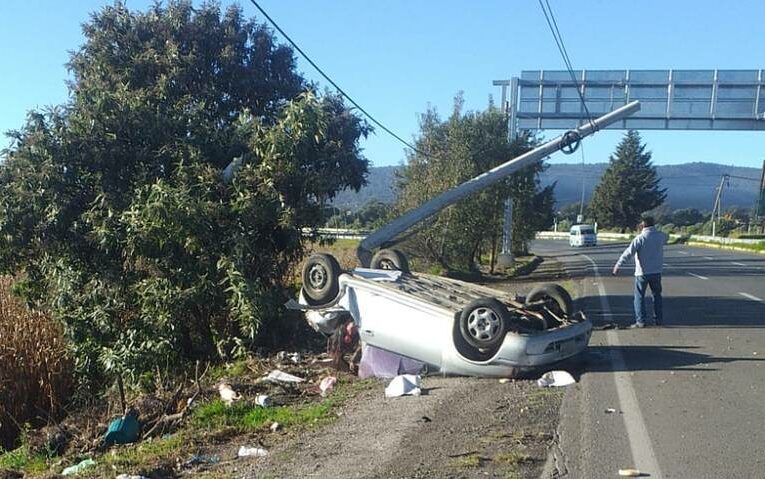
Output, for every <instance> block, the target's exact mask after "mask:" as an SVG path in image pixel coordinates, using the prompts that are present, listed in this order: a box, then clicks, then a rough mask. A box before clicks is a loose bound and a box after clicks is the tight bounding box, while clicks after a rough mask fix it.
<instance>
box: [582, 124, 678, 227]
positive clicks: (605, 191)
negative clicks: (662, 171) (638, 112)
mask: <svg viewBox="0 0 765 479" xmlns="http://www.w3.org/2000/svg"><path fill="white" fill-rule="evenodd" d="M645 148H646V145H645V144H642V143H641V142H640V134H638V132H637V131H635V130H630V131H628V132H627V133H626V134H625V135H624V138H623V139H622V141H621V142H620V143H619V145H618V146H617V147H616V152H615V153H614V154H613V155H611V157H610V159H609V165H608V168H607V169H606V171H605V173H604V174H603V177H602V178H601V179H600V183H599V184H598V186H596V187H595V191H594V192H593V197H592V201H591V202H590V213H591V215H592V216H593V217H594V218H595V220H596V221H597V222H598V223H599V224H600V225H601V226H604V227H606V228H618V229H621V230H622V231H625V230H627V229H629V228H634V227H635V225H636V224H637V223H638V221H639V219H640V215H641V214H642V213H643V212H645V211H648V210H650V209H653V208H656V207H657V206H659V205H661V204H662V203H663V202H664V199H665V198H666V190H665V189H662V188H660V187H659V181H660V179H659V176H658V174H657V173H656V168H655V167H654V166H653V164H652V163H651V153H650V152H649V151H646V149H645Z"/></svg>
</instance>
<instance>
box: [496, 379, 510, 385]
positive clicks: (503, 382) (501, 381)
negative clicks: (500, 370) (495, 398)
mask: <svg viewBox="0 0 765 479" xmlns="http://www.w3.org/2000/svg"><path fill="white" fill-rule="evenodd" d="M510 381H512V379H510V378H502V379H500V380H499V384H507V383H509V382H510Z"/></svg>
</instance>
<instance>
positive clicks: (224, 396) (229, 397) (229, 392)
mask: <svg viewBox="0 0 765 479" xmlns="http://www.w3.org/2000/svg"><path fill="white" fill-rule="evenodd" d="M218 393H220V399H221V401H223V402H224V403H225V404H226V406H231V405H232V404H233V403H234V401H238V400H240V399H242V396H241V395H240V394H239V393H237V392H236V391H234V389H233V388H232V387H231V385H230V384H228V383H220V384H218Z"/></svg>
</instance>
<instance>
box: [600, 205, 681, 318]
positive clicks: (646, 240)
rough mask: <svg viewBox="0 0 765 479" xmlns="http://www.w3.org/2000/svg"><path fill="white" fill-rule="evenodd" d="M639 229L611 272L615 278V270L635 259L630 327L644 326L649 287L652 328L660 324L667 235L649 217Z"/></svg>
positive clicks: (644, 219)
mask: <svg viewBox="0 0 765 479" xmlns="http://www.w3.org/2000/svg"><path fill="white" fill-rule="evenodd" d="M640 228H641V232H640V234H639V235H638V236H637V237H636V238H635V239H633V240H632V242H631V243H630V245H629V246H628V247H627V249H625V250H624V253H622V255H621V256H620V257H619V261H617V262H616V264H615V265H614V270H613V272H612V274H614V275H616V274H617V273H618V272H619V268H621V267H622V265H623V264H624V263H625V262H626V261H627V260H629V259H630V257H631V256H635V324H633V325H631V326H630V328H644V327H645V319H646V313H645V293H646V289H647V288H648V287H649V286H650V287H651V293H652V294H653V309H654V315H655V317H656V325H657V326H658V325H660V324H661V323H662V321H663V319H664V318H663V316H662V313H663V312H662V307H663V304H662V298H661V270H662V266H663V265H664V243H666V242H667V236H666V235H665V234H664V233H662V232H661V231H659V230H657V229H656V227H655V226H654V220H653V218H652V217H650V216H644V217H643V221H641V222H640Z"/></svg>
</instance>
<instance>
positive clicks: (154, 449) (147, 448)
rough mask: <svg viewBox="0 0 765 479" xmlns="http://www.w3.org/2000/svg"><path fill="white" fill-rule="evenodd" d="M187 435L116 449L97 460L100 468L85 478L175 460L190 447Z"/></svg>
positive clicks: (178, 434)
mask: <svg viewBox="0 0 765 479" xmlns="http://www.w3.org/2000/svg"><path fill="white" fill-rule="evenodd" d="M188 444H189V439H188V437H187V434H184V433H177V434H174V435H172V436H168V437H165V438H157V439H153V440H150V441H144V442H141V443H139V444H136V445H134V446H128V447H123V448H118V449H114V450H113V453H111V454H104V455H103V456H101V457H99V458H97V459H96V462H98V466H97V467H96V468H94V469H92V470H90V471H88V473H87V475H85V474H82V475H85V477H104V471H106V470H108V471H112V470H118V471H121V472H124V471H126V470H131V469H134V468H138V467H142V466H143V467H147V466H150V465H151V464H152V463H157V462H158V461H161V460H162V459H168V460H170V459H174V457H175V456H176V453H177V452H178V451H179V450H180V449H182V448H184V447H188Z"/></svg>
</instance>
